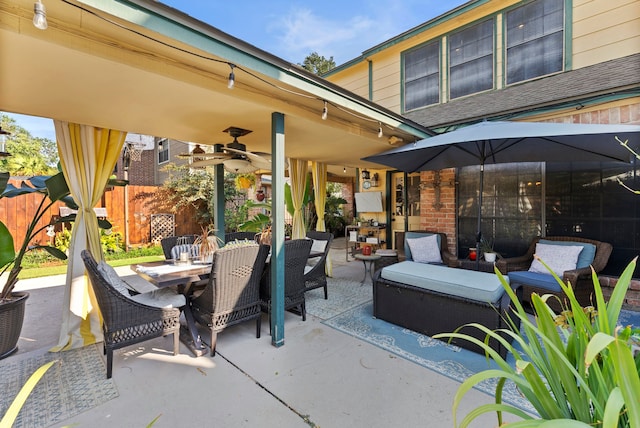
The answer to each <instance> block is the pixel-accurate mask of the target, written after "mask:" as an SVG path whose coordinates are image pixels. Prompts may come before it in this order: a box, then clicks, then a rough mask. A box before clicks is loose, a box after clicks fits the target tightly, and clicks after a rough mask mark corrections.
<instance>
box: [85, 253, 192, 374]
mask: <svg viewBox="0 0 640 428" xmlns="http://www.w3.org/2000/svg"><path fill="white" fill-rule="evenodd" d="M81 256H82V260H83V262H84V265H85V267H86V269H87V273H88V274H89V280H90V281H91V286H92V287H93V291H94V292H95V295H96V299H97V300H98V306H99V308H100V312H101V313H102V317H103V324H102V330H103V332H104V351H105V353H106V354H107V379H109V378H111V373H112V367H113V351H114V350H115V349H120V348H124V347H125V346H129V345H132V344H134V343H139V342H144V341H146V340H149V339H153V338H155V337H160V336H166V335H168V334H172V333H173V355H177V354H178V348H179V335H180V309H178V308H179V307H182V306H184V304H185V299H184V296H182V295H179V294H177V293H173V296H171V294H172V293H171V292H172V291H173V290H171V289H169V288H167V289H160V290H158V291H162V293H154V292H153V291H152V292H149V293H143V294H138V295H136V296H129V293H128V290H127V289H126V288H124V286H122V287H123V288H122V289H117V288H116V286H117V284H114V283H115V282H116V281H117V279H115V278H107V275H105V273H104V271H103V270H102V269H100V267H99V265H98V263H97V262H96V260H95V259H94V258H93V256H92V255H91V253H90V252H89V251H87V250H83V251H82V253H81ZM156 294H161V295H165V296H167V295H168V297H169V300H167V299H163V300H160V299H155V298H154V297H155V295H156ZM134 299H137V300H139V301H136V300H134ZM154 300H155V301H157V302H158V305H159V306H151V305H152V304H153V302H154ZM141 302H145V303H141Z"/></svg>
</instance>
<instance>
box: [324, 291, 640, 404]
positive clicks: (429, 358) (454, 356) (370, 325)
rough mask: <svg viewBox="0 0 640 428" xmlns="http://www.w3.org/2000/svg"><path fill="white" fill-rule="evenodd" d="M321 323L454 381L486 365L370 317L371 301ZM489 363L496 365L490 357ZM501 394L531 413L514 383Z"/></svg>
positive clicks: (489, 388)
mask: <svg viewBox="0 0 640 428" xmlns="http://www.w3.org/2000/svg"><path fill="white" fill-rule="evenodd" d="M620 322H621V323H622V324H624V325H627V324H631V325H634V326H640V313H638V312H631V311H622V313H621V316H620ZM323 323H324V324H326V325H328V326H331V327H333V328H335V329H337V330H339V331H342V332H344V333H347V334H350V335H351V336H354V337H357V338H358V339H361V340H364V341H366V342H368V343H371V344H373V345H376V346H378V347H380V348H382V349H385V350H387V351H389V352H391V353H393V354H395V355H397V356H400V357H402V358H405V359H407V360H409V361H413V362H414V363H416V364H419V365H421V366H423V367H425V368H428V369H431V370H433V371H435V372H437V373H440V374H442V375H444V376H447V377H449V378H451V379H454V380H457V381H458V382H463V381H464V380H465V379H466V378H468V377H469V376H471V375H473V374H475V373H478V372H480V371H483V370H486V369H488V368H490V367H489V366H488V363H487V360H486V359H485V357H484V356H483V355H481V354H477V353H475V352H471V351H468V350H466V349H462V348H460V347H457V346H450V345H447V344H446V343H445V342H443V341H440V340H436V339H432V338H430V337H429V336H425V335H422V334H419V333H416V332H414V331H412V330H409V329H406V328H403V327H399V326H397V325H394V324H391V323H388V322H386V321H383V320H379V319H376V318H374V317H373V305H372V303H371V301H368V302H366V303H363V304H361V305H359V306H357V307H355V308H353V309H351V310H348V311H346V312H343V313H342V314H339V315H337V316H335V317H333V318H331V319H327V320H325V321H323ZM507 362H509V363H511V365H514V364H515V360H514V358H513V356H512V355H511V354H509V355H508V357H507ZM491 364H492V365H493V367H497V366H496V365H495V363H494V362H493V361H492V362H491ZM495 385H496V381H495V380H491V381H485V382H484V383H482V384H480V385H479V386H478V387H477V389H479V390H481V391H483V392H485V393H487V394H489V395H493V392H494V391H495ZM503 396H504V397H505V399H504V401H506V402H508V403H509V404H512V405H514V406H517V407H520V408H521V409H523V410H525V411H528V412H531V413H534V414H535V411H534V409H533V407H531V404H530V403H529V402H528V401H527V400H526V399H524V398H522V397H521V396H520V394H519V393H518V391H517V390H516V388H515V384H513V383H511V382H508V383H507V384H506V385H505V393H504V395H503Z"/></svg>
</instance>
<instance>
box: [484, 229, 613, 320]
mask: <svg viewBox="0 0 640 428" xmlns="http://www.w3.org/2000/svg"><path fill="white" fill-rule="evenodd" d="M541 239H544V240H548V241H558V242H577V243H587V244H593V245H595V247H596V249H595V255H594V258H593V262H591V266H592V267H593V269H594V270H595V271H596V273H598V272H600V271H602V270H603V269H604V268H605V266H606V265H607V262H608V261H609V256H610V255H611V251H612V250H613V247H612V246H611V244H609V243H607V242H601V241H596V240H593V239H586V238H579V237H576V236H551V237H545V238H541V237H536V238H534V239H533V241H532V242H531V245H530V246H529V250H528V251H527V253H526V254H525V255H523V256H520V257H512V258H507V259H499V260H498V261H496V266H497V267H498V269H499V270H500V272H502V273H503V274H504V275H506V274H508V273H509V272H519V271H527V270H528V269H529V267H530V266H531V263H532V262H533V254H534V253H535V251H536V244H537V243H538V241H540V240H541ZM548 276H549V277H551V278H553V277H552V276H551V275H550V274H549V275H548ZM510 279H511V276H510ZM562 280H563V281H564V282H565V283H567V282H569V283H571V286H572V287H573V291H574V293H575V296H576V299H577V300H578V302H580V304H581V305H583V306H587V305H590V304H591V294H592V293H593V281H592V279H591V268H590V267H588V266H587V267H582V268H577V269H574V270H568V271H565V272H564V274H563V276H562ZM511 282H512V285H513V284H514V280H513V279H511ZM551 282H552V283H553V284H554V285H556V286H557V284H556V283H555V279H552V281H551ZM517 283H518V284H521V285H522V287H523V301H524V302H527V303H531V293H533V292H536V293H538V294H540V295H542V294H553V295H555V296H557V297H558V298H559V299H560V300H564V298H565V297H566V296H565V295H564V293H563V292H562V290H560V291H557V290H555V291H554V290H552V289H549V288H547V287H541V286H539V285H536V282H535V281H524V280H522V279H517ZM558 288H559V286H558ZM547 303H548V304H549V306H550V307H551V308H552V309H554V310H555V311H559V310H561V306H560V304H559V302H558V301H557V300H556V299H549V300H547Z"/></svg>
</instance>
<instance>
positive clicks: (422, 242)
mask: <svg viewBox="0 0 640 428" xmlns="http://www.w3.org/2000/svg"><path fill="white" fill-rule="evenodd" d="M438 238H439V235H430V236H423V237H421V238H413V239H407V243H408V244H409V248H410V249H411V258H412V259H413V261H414V262H418V263H442V257H441V256H440V243H439V242H438Z"/></svg>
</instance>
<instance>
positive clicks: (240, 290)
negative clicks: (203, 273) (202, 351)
mask: <svg viewBox="0 0 640 428" xmlns="http://www.w3.org/2000/svg"><path fill="white" fill-rule="evenodd" d="M268 254H269V247H268V246H266V245H258V244H257V243H255V242H253V241H252V242H251V243H238V244H230V245H226V246H225V247H223V248H220V249H219V250H217V251H216V252H215V253H214V258H213V266H212V268H211V275H210V276H209V281H208V283H207V285H206V287H205V288H204V289H203V290H202V291H201V292H196V293H194V295H193V296H191V298H190V302H191V311H192V313H193V316H194V318H195V320H196V321H198V322H199V323H200V324H202V325H205V326H207V327H208V328H209V330H210V331H211V344H210V346H211V356H212V357H213V356H215V354H216V339H217V335H218V332H220V331H222V330H224V329H225V328H226V327H227V326H231V325H234V324H238V323H241V322H244V321H249V320H253V319H255V320H256V337H257V338H259V337H260V327H261V321H262V311H261V305H260V278H261V277H262V273H263V271H264V266H265V261H266V259H267V256H268Z"/></svg>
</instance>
